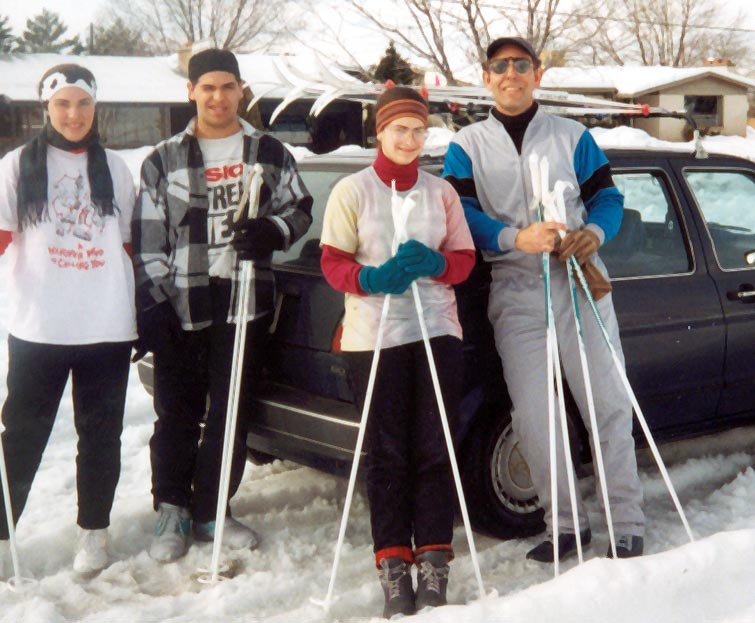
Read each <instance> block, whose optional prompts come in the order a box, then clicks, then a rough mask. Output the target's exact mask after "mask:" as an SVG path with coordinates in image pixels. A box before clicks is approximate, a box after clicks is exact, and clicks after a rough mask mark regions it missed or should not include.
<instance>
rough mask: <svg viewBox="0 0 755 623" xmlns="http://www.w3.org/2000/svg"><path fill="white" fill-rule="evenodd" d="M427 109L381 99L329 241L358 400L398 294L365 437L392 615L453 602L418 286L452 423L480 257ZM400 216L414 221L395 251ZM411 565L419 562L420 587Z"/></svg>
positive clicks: (404, 98)
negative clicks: (465, 294)
mask: <svg viewBox="0 0 755 623" xmlns="http://www.w3.org/2000/svg"><path fill="white" fill-rule="evenodd" d="M427 115H428V107H427V102H426V101H425V99H424V98H423V97H422V96H421V95H420V94H419V93H417V92H416V91H415V90H413V89H410V88H407V87H394V88H392V89H388V90H386V91H385V92H384V93H383V94H382V95H381V96H380V97H379V98H378V100H377V105H376V131H377V139H378V154H377V158H376V159H375V162H374V163H373V165H372V166H371V167H369V168H367V169H364V170H362V171H360V172H358V173H355V174H353V175H350V176H349V177H346V178H345V179H343V180H341V181H340V182H339V183H338V184H337V185H336V186H335V188H334V189H333V192H332V193H331V195H330V198H329V200H328V205H327V207H326V210H325V217H324V224H323V232H322V239H321V244H322V247H323V254H322V262H321V263H322V268H323V272H324V274H325V277H326V279H327V280H328V282H329V283H330V285H331V286H333V287H334V288H336V289H337V290H340V291H342V292H345V293H346V300H345V315H344V318H343V335H342V338H341V349H342V351H343V352H344V354H345V357H346V361H347V362H348V366H349V381H350V384H351V387H352V391H353V393H354V396H355V398H356V402H357V404H358V405H359V406H360V408H361V407H362V406H363V404H364V399H365V393H366V388H367V381H368V377H369V372H370V366H371V363H372V357H373V351H374V349H375V340H376V336H377V332H378V326H379V324H380V316H381V310H382V307H383V301H384V299H385V296H386V295H388V294H390V295H392V296H391V301H390V307H389V312H388V317H387V320H386V322H385V325H384V334H383V343H382V349H381V354H380V363H379V366H378V372H377V378H376V381H375V388H374V394H373V398H372V405H371V409H370V415H369V418H368V423H367V431H366V438H365V443H366V450H367V459H366V472H367V494H368V499H369V504H370V520H371V524H372V538H373V544H374V551H375V561H376V565H377V567H378V570H379V576H380V581H381V584H382V586H383V591H384V596H385V608H384V611H383V615H384V616H385V617H386V618H390V617H391V616H393V615H394V614H399V613H402V614H412V613H414V612H415V610H420V609H422V608H423V607H427V606H437V605H442V604H445V603H446V584H447V578H448V563H449V561H450V560H451V559H452V558H453V549H452V546H451V538H452V533H453V517H454V507H455V504H454V500H455V497H454V496H455V494H454V487H453V480H452V476H451V468H450V463H449V458H448V453H447V450H446V444H445V441H444V438H443V432H442V428H441V421H440V415H439V410H438V405H437V401H436V396H435V393H434V390H433V385H432V380H431V377H430V368H429V365H428V361H427V356H426V353H425V350H424V345H423V342H422V335H421V332H420V325H419V321H418V318H417V312H416V310H415V306H414V301H413V297H412V292H411V289H410V286H411V283H412V282H413V281H415V280H417V285H418V287H419V292H420V296H421V299H422V304H423V306H424V315H425V321H426V324H427V329H428V333H429V336H430V338H431V339H430V343H431V346H432V350H433V356H434V359H435V363H436V366H437V370H438V377H439V380H440V384H441V387H442V391H443V400H444V403H445V407H446V411H447V413H448V417H449V420H450V422H449V424H450V425H451V426H452V427H453V424H454V420H455V417H456V413H457V410H458V403H459V398H460V393H461V379H462V373H461V372H462V370H461V363H462V350H461V337H462V335H461V326H460V325H459V321H458V317H457V312H456V298H455V295H454V290H453V288H452V286H453V284H456V283H460V282H462V281H464V280H465V279H466V278H467V276H468V275H469V272H470V271H471V269H472V266H473V265H474V258H475V256H474V250H473V249H474V246H473V243H472V238H471V235H470V233H469V229H468V228H467V225H466V221H465V220H464V214H463V211H462V207H461V203H460V201H459V197H458V195H457V194H456V192H455V191H454V190H453V188H452V187H451V185H450V184H448V183H447V182H445V181H444V180H441V179H440V178H437V177H434V176H433V175H430V174H429V173H427V172H425V171H420V170H419V166H418V164H419V160H418V158H419V154H420V152H421V151H422V146H423V145H424V141H425V138H426V136H427ZM394 213H395V214H397V217H398V219H399V220H403V219H404V217H405V218H406V225H405V229H404V231H405V236H403V237H400V239H397V242H400V243H401V244H400V245H399V246H398V249H397V250H396V248H395V244H394V232H395V231H396V230H395V228H394ZM399 227H400V226H399ZM399 234H400V232H399ZM412 563H416V564H417V569H418V571H417V578H418V581H417V592H416V595H415V592H414V589H413V586H412V576H411V565H412Z"/></svg>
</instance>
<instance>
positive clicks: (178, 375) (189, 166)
mask: <svg viewBox="0 0 755 623" xmlns="http://www.w3.org/2000/svg"><path fill="white" fill-rule="evenodd" d="M188 89H189V99H190V100H192V101H193V102H195V103H196V108H197V115H196V117H194V118H193V119H192V120H191V121H190V123H189V125H188V127H187V128H186V129H185V130H184V131H183V132H180V133H179V134H177V135H175V136H173V137H171V138H169V139H167V140H165V141H163V142H162V143H160V144H159V145H157V147H156V148H155V150H154V151H153V152H152V153H151V154H150V155H149V156H148V157H147V159H146V160H145V162H144V164H143V166H142V171H141V189H140V193H139V199H138V201H137V205H136V208H135V211H134V219H133V223H132V229H133V242H134V268H135V271H136V307H137V325H138V329H139V338H140V342H141V347H142V349H143V350H151V351H152V352H153V353H154V370H155V383H154V386H155V400H154V403H155V411H156V412H157V422H156V423H155V431H154V434H153V436H152V439H151V441H150V452H151V462H152V493H153V497H154V505H155V509H156V510H157V511H158V512H159V517H158V520H157V524H156V533H155V539H154V541H153V543H152V546H151V548H150V554H151V556H152V557H153V558H155V559H157V560H160V561H170V560H174V559H176V558H178V557H180V556H182V555H183V554H184V553H185V552H186V549H187V546H188V527H189V525H190V523H191V524H192V530H193V534H194V538H196V539H199V540H212V539H213V537H214V531H215V522H214V518H215V515H216V507H217V496H218V484H219V478H220V464H221V455H222V447H223V437H224V429H225V418H226V408H227V403H228V390H229V384H230V373H231V365H232V361H231V359H232V353H233V343H234V335H235V323H237V322H239V321H243V322H248V323H249V326H248V330H247V342H246V351H245V360H244V362H243V366H244V381H243V383H242V386H241V399H240V405H241V407H240V413H239V420H238V426H237V430H236V436H235V439H234V449H233V463H232V470H231V482H230V494H229V497H232V496H233V494H234V493H235V491H236V489H237V488H238V485H239V483H240V481H241V476H242V474H243V470H244V457H245V447H246V430H247V420H248V418H247V416H248V412H249V398H250V395H249V389H250V385H251V383H252V379H253V378H254V376H255V373H256V371H257V370H258V369H259V367H260V357H261V356H262V355H263V352H264V349H263V346H264V343H265V339H266V336H267V334H268V329H269V326H270V322H271V318H272V310H273V299H274V283H273V273H272V270H271V268H270V262H271V256H272V253H273V251H275V250H282V249H287V248H288V247H290V246H291V244H292V243H293V242H295V241H296V240H297V239H298V238H300V237H301V236H302V234H304V232H305V231H306V230H307V229H308V228H309V225H310V223H311V220H312V219H311V216H310V210H311V204H312V198H311V197H310V195H309V193H308V192H307V189H306V188H305V187H304V184H303V183H302V181H301V178H300V177H299V174H298V173H297V170H296V165H295V162H294V159H293V157H292V156H291V154H290V153H289V152H288V151H287V150H286V148H285V147H284V146H283V144H281V143H280V142H279V141H277V140H276V139H274V138H272V137H271V136H268V135H265V134H262V133H261V132H258V131H257V130H255V129H254V128H252V126H250V125H249V124H248V123H246V122H245V121H244V120H242V119H240V118H239V117H237V116H236V111H237V108H238V103H239V101H240V100H241V98H242V97H243V92H242V86H241V78H240V74H239V67H238V63H237V61H236V57H235V56H234V55H233V54H232V53H231V52H228V51H226V50H217V49H211V50H205V51H203V52H200V53H198V54H196V55H194V56H193V57H192V58H191V59H190V61H189V84H188ZM255 163H259V164H260V165H262V168H263V184H262V187H261V189H260V193H259V211H258V215H257V217H256V218H253V219H250V218H242V219H241V220H240V221H239V222H236V221H235V220H234V216H235V214H236V212H237V210H239V209H240V208H241V209H243V210H244V213H245V214H246V211H247V210H246V206H240V205H239V204H240V200H241V197H242V193H243V188H244V185H245V181H247V180H248V179H249V174H250V171H251V169H252V165H254V164H255ZM240 260H244V261H253V269H252V273H253V278H252V284H251V295H250V297H249V301H250V302H249V306H248V308H247V309H246V310H245V312H244V317H243V318H236V317H235V312H236V301H237V297H238V296H239V284H240ZM236 363H237V364H238V365H241V363H242V362H236ZM208 396H209V404H208ZM206 408H207V409H208V410H207V417H206V420H205V423H204V428H203V429H202V428H200V424H201V423H202V420H203V417H204V416H205V410H206ZM200 433H201V436H200ZM200 439H201V441H200ZM224 543H225V544H227V545H229V546H231V547H236V548H241V547H255V546H256V544H257V536H256V535H255V534H254V532H253V531H252V530H251V529H249V528H248V527H246V526H244V525H242V524H241V523H239V522H238V521H236V520H235V519H233V518H232V517H231V516H230V511H229V515H228V518H227V519H226V523H225V530H224Z"/></svg>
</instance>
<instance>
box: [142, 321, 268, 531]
mask: <svg viewBox="0 0 755 623" xmlns="http://www.w3.org/2000/svg"><path fill="white" fill-rule="evenodd" d="M270 321H271V317H270V315H269V314H268V315H267V316H264V317H262V318H259V319H256V320H253V321H252V322H250V323H249V326H248V327H247V335H246V338H247V339H246V348H245V358H244V379H243V382H242V384H241V395H240V400H239V413H238V420H237V425H236V435H235V438H234V443H233V461H232V464H231V465H232V467H231V479H230V488H229V494H228V499H229V500H230V499H231V497H233V495H234V494H235V493H236V490H237V489H238V487H239V484H240V483H241V477H242V476H243V474H244V465H245V460H246V432H247V427H248V423H249V417H250V413H251V386H252V384H253V381H254V380H255V379H256V378H257V375H258V371H259V370H260V367H261V365H260V364H261V361H260V358H261V357H262V356H263V355H264V344H265V342H266V341H267V337H268V329H269V326H270ZM235 331H236V325H233V324H219V325H216V326H211V327H208V328H206V329H201V330H199V331H184V332H183V338H182V339H181V340H180V342H179V343H178V344H172V345H166V346H165V348H164V349H163V350H158V352H156V353H155V354H154V355H155V357H154V364H155V367H154V371H155V380H154V388H155V397H154V405H155V411H156V412H157V421H156V422H155V429H154V434H153V435H152V439H151V440H150V442H149V448H150V457H151V462H152V496H153V500H154V505H155V509H157V506H158V504H160V503H161V502H167V503H169V504H175V505H176V506H181V507H184V508H188V509H189V510H190V512H191V514H192V517H193V519H194V520H196V521H198V522H201V523H204V522H208V521H212V520H214V519H215V514H216V509H217V503H218V501H217V500H218V485H219V483H220V466H221V459H222V455H223V438H224V436H225V420H226V409H227V405H228V388H229V385H230V379H231V363H232V361H231V360H232V359H233V342H234V336H235ZM205 414H206V417H205ZM203 422H204V425H203V426H202V423H203Z"/></svg>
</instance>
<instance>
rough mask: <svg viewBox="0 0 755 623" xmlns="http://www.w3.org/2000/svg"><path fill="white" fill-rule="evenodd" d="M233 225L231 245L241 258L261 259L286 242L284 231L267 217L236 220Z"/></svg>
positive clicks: (280, 247)
mask: <svg viewBox="0 0 755 623" xmlns="http://www.w3.org/2000/svg"><path fill="white" fill-rule="evenodd" d="M232 227H233V231H234V232H235V233H234V234H233V239H232V240H231V245H232V246H233V248H234V249H235V250H236V253H237V254H238V256H239V259H241V260H261V259H263V258H265V257H268V256H269V255H270V254H271V253H272V252H273V251H276V250H278V249H282V248H283V245H284V243H285V239H284V238H283V232H281V230H280V229H279V228H278V226H277V225H276V224H275V223H273V222H272V221H271V220H270V219H267V218H265V217H260V218H253V219H249V220H242V221H239V222H238V223H236V222H234V223H233V225H232Z"/></svg>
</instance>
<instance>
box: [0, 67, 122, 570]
mask: <svg viewBox="0 0 755 623" xmlns="http://www.w3.org/2000/svg"><path fill="white" fill-rule="evenodd" d="M39 97H40V101H41V102H42V104H43V105H44V106H45V109H46V112H47V123H46V125H45V127H44V128H43V130H42V132H41V133H40V134H39V135H38V136H36V137H34V138H33V139H32V140H31V141H29V142H28V143H27V144H26V145H23V146H21V147H19V148H17V149H15V150H13V151H11V152H10V153H8V154H7V155H6V156H5V157H4V158H3V159H2V160H0V254H2V253H3V252H7V255H8V256H9V257H7V260H6V261H7V262H8V263H9V277H8V280H7V284H6V288H7V294H8V322H7V328H8V333H9V336H8V357H9V362H8V381H7V383H8V396H7V399H6V401H5V404H4V405H3V409H2V423H3V425H4V427H5V430H4V432H3V433H2V443H3V447H4V449H5V457H6V461H7V469H8V478H9V489H10V498H11V505H12V507H13V517H14V519H15V521H16V522H17V521H18V519H19V517H20V516H21V513H22V511H23V509H24V506H25V504H26V500H27V497H28V495H29V490H30V488H31V484H32V481H33V480H34V475H35V473H36V471H37V469H38V467H39V464H40V461H41V458H42V453H43V451H44V449H45V446H46V445H47V440H48V438H49V436H50V432H51V430H52V427H53V423H54V421H55V414H56V412H57V410H58V406H59V404H60V399H61V396H62V394H63V390H64V388H65V386H66V383H67V381H68V377H69V375H71V376H72V393H73V410H74V423H75V426H76V431H77V433H78V447H77V450H78V452H77V457H76V488H77V493H78V518H77V523H78V525H79V527H80V532H79V538H78V542H77V551H76V556H75V559H74V569H75V570H76V571H77V572H79V573H82V574H92V573H95V572H97V571H99V570H101V569H102V568H104V567H105V566H106V565H107V560H108V558H107V551H106V535H107V527H108V525H109V523H110V510H111V507H112V504H113V497H114V494H115V487H116V484H117V482H118V477H119V475H120V436H121V430H122V427H123V411H124V405H125V396H126V385H127V381H128V372H129V356H130V353H131V345H132V342H133V341H134V340H135V339H136V323H135V312H134V278H133V270H132V266H131V260H130V257H129V250H128V243H129V241H130V230H129V223H130V219H131V212H132V209H133V205H134V186H133V179H132V177H131V174H130V173H129V170H128V168H127V167H126V165H125V163H124V162H123V160H121V159H120V157H118V156H117V155H116V154H115V153H114V152H112V151H110V150H106V149H104V148H103V147H102V145H101V144H100V140H99V135H98V133H97V124H96V117H95V114H96V112H95V103H96V83H95V80H94V76H93V75H92V74H91V72H90V71H89V70H88V69H86V68H84V67H81V66H79V65H74V64H65V65H58V66H56V67H53V68H51V69H49V70H48V71H47V72H46V73H45V74H44V76H42V80H41V81H40V83H39ZM50 512H54V511H53V510H51V511H50ZM8 537H9V533H8V526H7V521H6V508H5V505H4V504H3V502H2V499H1V498H0V563H2V556H3V554H5V555H6V556H5V557H6V559H7V550H8ZM6 568H7V564H6ZM2 575H3V566H2V565H1V564H0V579H2Z"/></svg>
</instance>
